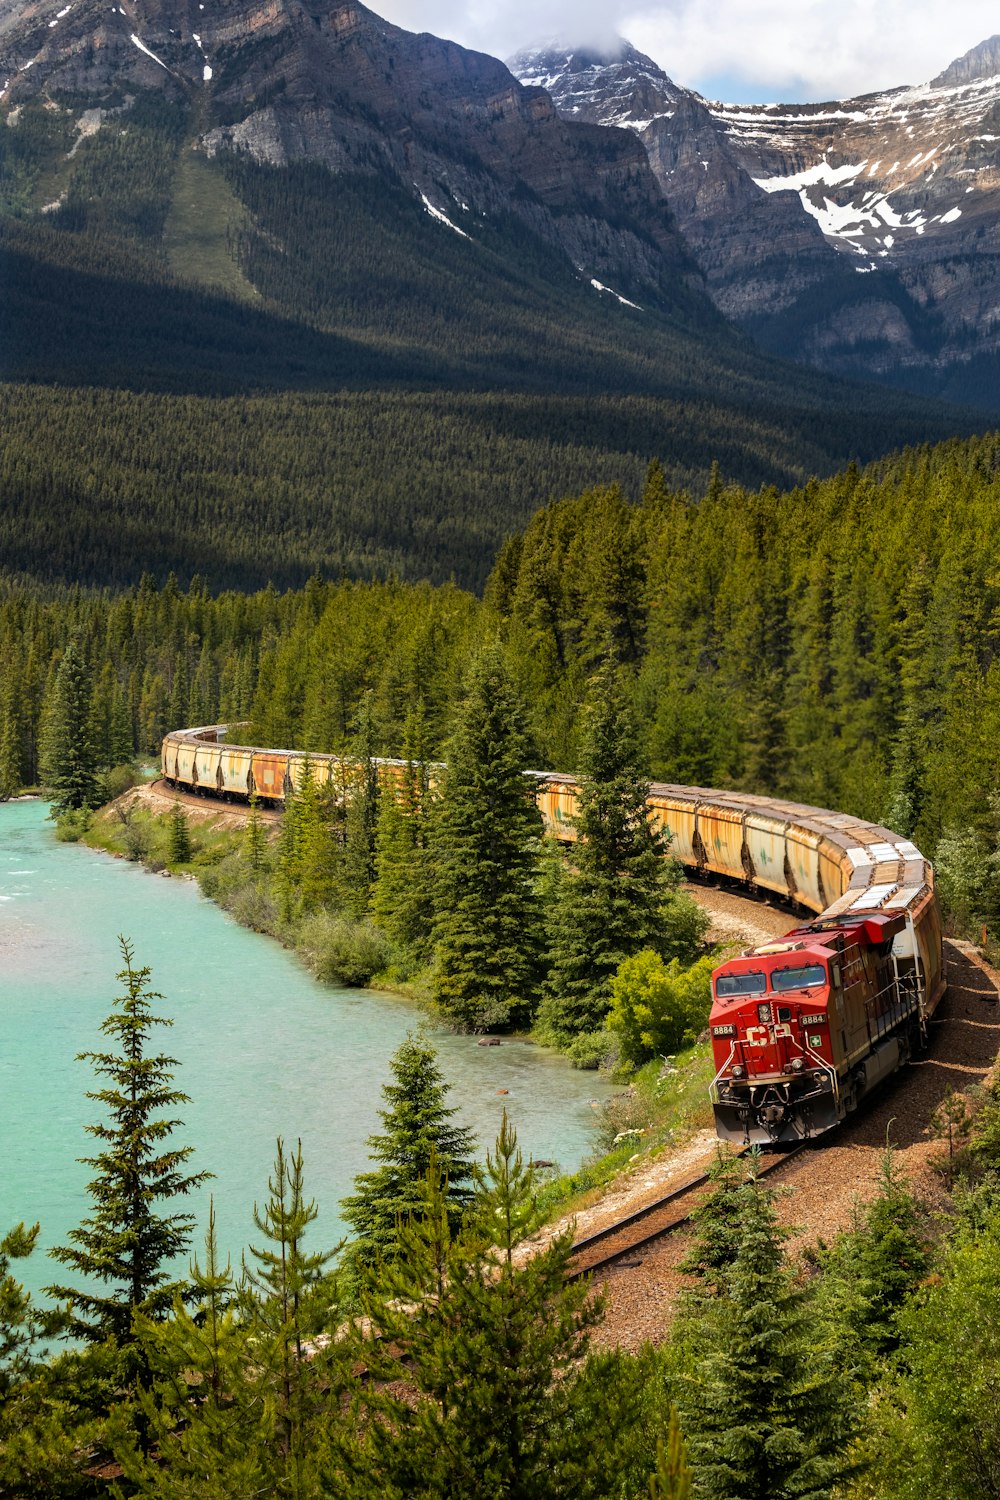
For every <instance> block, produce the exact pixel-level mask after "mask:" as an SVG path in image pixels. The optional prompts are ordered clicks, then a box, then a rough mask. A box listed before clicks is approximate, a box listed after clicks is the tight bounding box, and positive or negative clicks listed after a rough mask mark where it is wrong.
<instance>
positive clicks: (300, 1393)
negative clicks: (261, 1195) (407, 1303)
mask: <svg viewBox="0 0 1000 1500" xmlns="http://www.w3.org/2000/svg"><path fill="white" fill-rule="evenodd" d="M268 1194H269V1196H268V1200H267V1202H266V1203H265V1204H264V1207H263V1209H258V1208H257V1206H256V1205H255V1206H254V1215H253V1218H254V1224H255V1225H256V1227H257V1230H258V1231H259V1233H260V1234H261V1235H263V1237H264V1243H263V1244H262V1245H261V1246H259V1247H258V1246H252V1247H251V1249H250V1260H249V1261H248V1260H247V1258H246V1257H245V1256H244V1260H243V1273H244V1282H243V1287H242V1288H241V1295H240V1301H241V1306H242V1310H243V1316H244V1318H245V1320H246V1322H247V1325H248V1329H249V1336H250V1347H251V1349H252V1350H253V1358H254V1359H255V1360H256V1361H257V1362H258V1369H257V1371H256V1377H257V1379H258V1381H259V1382H260V1384H261V1386H262V1388H263V1389H262V1391H261V1395H262V1396H263V1398H264V1400H265V1403H266V1405H267V1406H268V1407H269V1408H270V1412H271V1414H272V1415H271V1420H272V1422H273V1426H274V1432H273V1438H272V1443H271V1446H272V1447H273V1448H274V1450H275V1453H274V1455H272V1462H274V1460H275V1459H276V1465H275V1467H276V1469H277V1474H276V1475H275V1478H276V1480H277V1482H276V1484H275V1491H276V1492H277V1493H279V1494H286V1495H289V1496H291V1497H292V1500H304V1497H305V1496H307V1495H309V1494H311V1493H313V1492H314V1489H313V1479H314V1474H315V1467H316V1464H317V1461H318V1457H319V1452H318V1443H317V1438H318V1434H319V1433H320V1432H321V1431H322V1430H323V1429H324V1427H325V1426H326V1424H327V1423H328V1422H329V1418H330V1407H331V1404H332V1403H333V1401H334V1400H335V1396H336V1393H335V1392H333V1391H331V1390H330V1389H329V1385H328V1382H327V1380H326V1379H324V1378H323V1377H324V1371H325V1369H326V1367H327V1364H328V1361H325V1360H324V1359H323V1358H322V1357H321V1356H320V1349H321V1348H322V1346H323V1345H326V1344H328V1341H329V1339H328V1336H329V1335H330V1332H331V1327H330V1325H331V1323H335V1322H336V1318H335V1316H334V1313H335V1308H334V1297H333V1295H332V1288H331V1287H330V1285H329V1283H328V1282H324V1271H325V1269H326V1266H327V1264H328V1262H329V1261H330V1258H331V1255H330V1253H329V1252H322V1251H313V1250H309V1249H307V1248H306V1246H305V1243H304V1241H305V1237H306V1234H307V1231H308V1229H309V1226H310V1225H311V1224H312V1223H313V1222H314V1220H315V1218H316V1213H317V1209H316V1204H315V1202H313V1201H312V1200H311V1199H307V1198H306V1195H305V1179H304V1173H303V1160H302V1142H301V1141H299V1143H298V1146H297V1149H296V1150H295V1152H294V1153H293V1154H292V1155H286V1153H285V1148H284V1143H283V1142H282V1141H281V1140H280V1139H279V1140H278V1143H277V1150H276V1153H275V1160H274V1171H273V1173H272V1175H271V1177H270V1180H269V1182H268ZM318 1335H324V1337H323V1339H322V1340H321V1341H320V1349H318V1348H317V1347H316V1346H314V1345H313V1344H312V1342H311V1341H312V1340H313V1339H315V1338H316V1337H317V1336H318ZM307 1345H308V1347H307Z"/></svg>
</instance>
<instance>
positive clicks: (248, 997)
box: [0, 802, 609, 1289]
mask: <svg viewBox="0 0 1000 1500" xmlns="http://www.w3.org/2000/svg"><path fill="white" fill-rule="evenodd" d="M47 811H48V809H47V807H46V806H45V805H44V804H43V803H40V802H17V803H9V804H6V805H3V806H0V1025H2V1033H0V1034H2V1041H0V1129H2V1154H0V1234H2V1233H4V1232H6V1230H7V1229H8V1228H9V1227H10V1226H11V1225H13V1224H14V1223H16V1222H18V1221H19V1220H21V1219H23V1220H25V1221H26V1222H27V1223H29V1224H30V1223H33V1222H34V1221H35V1220H36V1219H37V1220H40V1221H41V1225H42V1232H41V1241H40V1246H41V1250H40V1251H39V1252H36V1254H35V1255H34V1256H33V1257H32V1258H31V1260H30V1261H28V1262H22V1263H21V1265H20V1266H19V1267H18V1268H17V1274H18V1276H19V1277H20V1278H21V1279H23V1280H24V1282H25V1284H26V1285H28V1286H30V1287H31V1288H33V1289H34V1288H37V1287H38V1286H41V1285H44V1284H46V1283H47V1282H49V1281H51V1280H52V1279H53V1278H54V1277H55V1278H56V1279H58V1278H59V1277H61V1276H62V1275H63V1273H64V1272H65V1269H66V1268H65V1267H62V1266H57V1265H56V1263H55V1262H53V1261H51V1260H49V1258H48V1257H47V1256H46V1255H45V1254H44V1253H42V1251H43V1250H44V1248H47V1247H49V1246H52V1245H58V1244H65V1243H66V1238H65V1237H66V1233H67V1231H68V1230H69V1229H71V1228H73V1227H74V1226H75V1225H77V1224H79V1223H80V1221H81V1219H82V1218H83V1217H84V1216H85V1215H86V1214H87V1213H88V1212H89V1210H90V1200H89V1198H88V1195H87V1192H86V1184H87V1182H88V1180H89V1178H90V1176H91V1175H92V1174H91V1173H90V1171H89V1169H88V1168H87V1167H85V1166H83V1165H82V1164H81V1163H80V1162H79V1161H78V1159H77V1158H79V1157H81V1156H85V1155H89V1154H91V1152H92V1151H93V1150H94V1149H95V1148H96V1147H97V1145H98V1143H97V1142H96V1141H94V1140H93V1139H92V1137H90V1136H89V1135H88V1134H87V1133H86V1130H85V1127H86V1125H87V1124H88V1123H94V1122H96V1121H98V1120H99V1119H100V1117H101V1115H100V1106H99V1105H98V1104H95V1103H94V1102H93V1101H92V1100H88V1099H87V1098H86V1097H85V1095H86V1091H87V1090H88V1089H93V1088H94V1087H95V1086H96V1085H95V1080H94V1075H93V1072H92V1070H91V1067H90V1065H89V1064H88V1063H86V1062H80V1061H77V1060H76V1054H77V1053H78V1052H84V1051H101V1050H105V1049H108V1050H110V1048H109V1047H108V1043H107V1041H106V1039H105V1038H104V1037H103V1036H102V1034H101V1032H100V1029H99V1028H100V1023H101V1021H102V1020H103V1019H104V1018H105V1016H107V1015H108V1014H109V1012H110V1011H111V1009H112V1003H113V1000H114V997H115V996H116V995H117V994H119V993H120V989H121V987H120V986H119V984H118V983H117V981H116V980H115V974H116V973H117V971H118V970H119V969H120V968H121V967H122V964H121V956H120V953H119V950H118V946H117V940H116V939H117V934H119V933H123V934H124V935H125V936H126V937H128V938H129V939H130V940H131V941H132V943H133V944H134V946H135V953H136V957H135V962H136V964H141V965H145V964H148V965H149V966H150V967H151V968H152V971H153V972H152V978H151V981H150V982H151V984H152V986H153V988H154V989H156V990H159V991H160V992H161V993H162V994H163V995H164V997H165V999H164V1000H163V1001H162V1002H160V1003H159V1004H158V1005H157V1013H158V1014H161V1015H166V1016H170V1017H172V1018H173V1021H174V1025H173V1027H172V1028H171V1029H170V1030H169V1031H168V1030H166V1029H158V1032H157V1033H154V1038H153V1040H154V1043H155V1045H156V1047H157V1050H160V1051H164V1052H167V1053H169V1054H170V1055H171V1056H172V1057H175V1058H176V1059H177V1060H178V1066H177V1068H176V1070H175V1078H176V1083H177V1086H178V1087H179V1088H181V1089H183V1090H184V1092H185V1093H187V1094H189V1095H190V1096H191V1102H190V1103H189V1104H186V1105H183V1106H181V1107H180V1110H179V1111H178V1113H179V1114H180V1116H181V1117H182V1118H183V1120H184V1122H185V1123H184V1127H183V1129H179V1130H178V1131H176V1132H175V1135H174V1137H173V1139H174V1140H175V1141H177V1142H179V1143H180V1144H185V1145H186V1144H191V1145H194V1146H195V1147H196V1150H195V1153H194V1156H193V1157H192V1158H191V1163H190V1165H191V1168H192V1170H195V1169H197V1170H207V1171H211V1172H213V1173H214V1174H215V1179H214V1181H212V1182H211V1183H209V1184H206V1186H205V1187H204V1188H203V1189H201V1190H199V1192H198V1193H197V1194H195V1195H193V1196H192V1198H191V1199H190V1200H189V1202H190V1208H191V1211H192V1212H193V1213H194V1214H195V1215H196V1217H197V1220H198V1226H199V1227H198V1230H197V1231H196V1235H195V1240H194V1245H193V1248H198V1247H199V1246H200V1243H201V1237H202V1235H203V1232H204V1224H205V1222H206V1220H207V1216H208V1201H209V1195H210V1194H211V1195H212V1196H213V1197H214V1199H215V1206H216V1216H217V1220H218V1232H219V1241H220V1244H221V1246H222V1247H223V1249H224V1251H225V1252H226V1253H229V1254H231V1255H232V1257H233V1262H234V1266H235V1265H238V1263H239V1258H240V1254H241V1252H242V1250H243V1248H244V1247H245V1246H246V1245H247V1244H248V1243H251V1242H253V1241H254V1237H255V1235H254V1230H253V1226H252V1219H251V1212H252V1208H253V1204H254V1202H255V1200H256V1201H262V1200H263V1199H264V1198H265V1197H266V1195H267V1179H268V1173H269V1170H270V1166H271V1162H272V1160H273V1157H274V1145H275V1139H276V1137H277V1136H278V1135H282V1136H284V1137H285V1138H286V1140H288V1141H291V1142H294V1140H295V1139H296V1138H301V1140H302V1145H303V1151H304V1156H305V1170H306V1184H307V1190H308V1193H309V1195H310V1196H312V1197H314V1198H315V1199H316V1201H317V1203H318V1205H319V1209H320V1216H319V1218H318V1220H317V1223H316V1225H315V1226H314V1229H313V1230H312V1231H311V1234H310V1241H311V1244H312V1246H313V1248H321V1247H326V1246H332V1245H333V1244H334V1243H336V1241H337V1239H338V1238H339V1237H340V1235H341V1233H342V1231H343V1225H342V1222H341V1220H340V1218H339V1214H338V1205H339V1200H340V1199H341V1198H342V1197H343V1196H344V1195H345V1194H346V1193H348V1192H349V1191H350V1190H351V1186H352V1183H353V1179H354V1177H355V1174H356V1173H358V1172H360V1171H364V1170H365V1168H366V1167H367V1165H368V1158H367V1151H366V1141H367V1138H368V1136H369V1135H371V1134H372V1132H373V1131H376V1130H378V1129H379V1128H380V1121H379V1119H378V1115H377V1111H378V1109H379V1107H380V1105H381V1104H382V1102H383V1101H382V1097H381V1085H382V1084H383V1082H384V1081H385V1080H386V1079H387V1078H388V1076H389V1069H388V1063H389V1058H390V1057H391V1055H392V1053H393V1051H394V1050H395V1048H396V1047H397V1046H398V1045H399V1043H400V1041H402V1039H403V1038H404V1037H405V1036H406V1034H407V1033H408V1032H410V1031H414V1030H416V1029H417V1028H419V1027H420V1026H421V1025H423V1026H424V1029H425V1032H426V1033H427V1035H428V1036H429V1039H430V1040H431V1042H432V1043H433V1045H434V1046H435V1047H436V1048H437V1049H438V1053H439V1063H440V1066H441V1068H442V1071H443V1073H444V1075H445V1078H446V1080H447V1082H448V1084H449V1086H450V1090H451V1094H450V1102H451V1103H452V1104H454V1105H455V1106H456V1107H457V1109H458V1111H459V1114H458V1118H459V1119H460V1120H461V1122H462V1123H463V1124H467V1125H469V1126H471V1127H472V1128H473V1129H474V1131H475V1132H476V1136H477V1139H478V1140H479V1142H480V1146H481V1151H480V1155H482V1154H483V1152H484V1151H485V1149H486V1147H487V1146H491V1145H492V1142H493V1140H494V1138H495V1136H496V1132H497V1129H498V1127H499V1124H500V1118H501V1113H502V1110H503V1108H504V1106H506V1108H507V1110H508V1112H509V1114H510V1116H511V1118H512V1120H513V1122H514V1125H515V1127H516V1129H517V1132H518V1138H519V1141H520V1144H521V1147H522V1149H523V1151H524V1154H525V1157H528V1156H529V1155H533V1156H535V1157H546V1158H552V1159H554V1160H556V1161H557V1162H559V1163H560V1165H561V1166H562V1167H563V1169H564V1170H573V1169H574V1168H575V1167H576V1166H578V1165H579V1163H580V1162H581V1161H582V1160H583V1158H584V1157H585V1156H586V1155H587V1154H588V1152H589V1151H590V1149H591V1148H592V1145H593V1137H594V1130H595V1123H596V1117H597V1107H598V1105H599V1103H600V1102H601V1101H602V1100H603V1099H605V1098H606V1097H607V1095H608V1092H609V1089H608V1086H607V1084H606V1083H604V1082H603V1081H602V1080H600V1079H598V1078H597V1077H596V1076H595V1075H594V1074H592V1073H579V1072H576V1071H574V1070H573V1069H571V1068H570V1067H569V1066H568V1065H567V1064H566V1063H565V1062H564V1061H563V1060H562V1059H560V1058H556V1057H553V1056H551V1055H550V1054H547V1053H546V1052H544V1051H543V1050H541V1049H540V1048H537V1047H533V1046H531V1045H530V1044H528V1043H523V1042H513V1041H506V1040H505V1041H504V1043H503V1045H502V1046H501V1047H490V1048H487V1047H480V1046H478V1045H477V1043H476V1041H475V1039H473V1038H470V1037H461V1036H454V1035H451V1034H450V1033H448V1032H447V1031H444V1030H442V1029H441V1028H440V1027H435V1026H433V1025H428V1024H427V1022H426V1020H425V1019H424V1017H423V1015H422V1012H420V1011H419V1010H418V1009H417V1008H416V1007H415V1006H413V1005H411V1004H410V1003H409V1002H407V1001H404V1000H401V999H399V998H397V997H394V996H391V995H380V994H374V993H372V992H370V991H363V990H335V989H331V988H329V987H326V986H323V985H320V984H317V983H316V982H314V981H313V980H312V979H311V978H310V976H309V975H308V974H307V973H306V972H305V971H304V970H303V969H302V968H301V967H300V966H299V965H298V963H297V962H296V961H295V960H294V959H293V958H292V957H291V955H290V954H288V953H286V952H285V951H284V950H283V949H282V948H280V947H279V946H278V944H277V943H275V942H273V941H272V940H271V939H269V938H265V937H261V936H260V935H258V934H256V933H251V932H247V931H246V930H244V929H243V928H241V927H238V926H237V925H236V924H235V923H234V922H233V921H232V920H231V919H230V918H229V917H227V916H226V915H225V914H224V913H223V912H221V911H220V910H219V909H218V908H217V907H215V906H213V905H212V904H211V902H209V901H206V900H205V899H204V898H203V897H202V896H201V895H200V893H199V892H198V890H197V888H196V887H195V885H194V884H193V883H192V882H190V881H181V880H165V879H163V878H161V877H158V876H155V875H150V874H147V873H146V872H144V871H143V870H141V869H139V868H138V867H136V866H134V865H130V864H126V863H124V862H123V861H121V860H115V859H111V858H109V857H108V856H107V855H104V854H99V853H96V852H94V851H92V850H90V849H87V848H85V847H83V846H81V845H78V844H60V843H58V842H57V840H56V839H55V837H54V834H53V832H52V825H51V823H49V822H48V821H47ZM500 1090H506V1094H503V1095H502V1094H501V1093H500ZM179 1206H180V1207H184V1206H185V1200H179Z"/></svg>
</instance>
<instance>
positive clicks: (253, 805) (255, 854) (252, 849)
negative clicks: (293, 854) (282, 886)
mask: <svg viewBox="0 0 1000 1500" xmlns="http://www.w3.org/2000/svg"><path fill="white" fill-rule="evenodd" d="M243 857H244V859H245V860H246V862H247V864H248V865H249V866H250V869H251V870H252V871H253V873H254V874H255V875H260V874H261V873H262V871H263V870H264V869H266V867H267V864H268V839H267V828H266V827H265V824H264V819H263V818H262V817H261V815H260V802H259V800H258V798H257V794H256V793H253V794H252V795H251V797H250V813H249V816H248V818H247V821H246V828H245V830H244V834H243Z"/></svg>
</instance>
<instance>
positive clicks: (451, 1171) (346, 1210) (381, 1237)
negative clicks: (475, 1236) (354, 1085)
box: [341, 1036, 475, 1263]
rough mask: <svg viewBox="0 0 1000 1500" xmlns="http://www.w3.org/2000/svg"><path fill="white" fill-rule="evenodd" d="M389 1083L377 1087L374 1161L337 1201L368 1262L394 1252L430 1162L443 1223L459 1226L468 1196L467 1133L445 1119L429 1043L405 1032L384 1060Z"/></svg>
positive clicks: (450, 1113) (358, 1252)
mask: <svg viewBox="0 0 1000 1500" xmlns="http://www.w3.org/2000/svg"><path fill="white" fill-rule="evenodd" d="M389 1066H390V1068H391V1070H392V1077H393V1081H392V1082H391V1083H386V1084H385V1085H384V1086H383V1089H382V1095H383V1098H384V1099H385V1101H386V1104H387V1105H388V1108H387V1109H383V1110H379V1115H380V1116H381V1119H382V1123H383V1125H384V1126H385V1133H384V1134H382V1135H373V1136H371V1137H370V1138H369V1141H368V1145H369V1149H370V1152H371V1155H372V1157H373V1158H374V1160H375V1161H377V1162H378V1163H379V1166H377V1167H376V1168H375V1170H374V1171H372V1172H362V1173H360V1174H359V1176H358V1177H356V1178H355V1181H354V1187H355V1191H354V1192H353V1193H352V1194H351V1196H350V1197H348V1198H345V1199H344V1200H343V1203H342V1205H341V1207H342V1210H343V1216H344V1218H345V1220H346V1221H347V1223H348V1224H350V1225H351V1227H352V1228H353V1229H354V1232H355V1234H356V1235H357V1237H358V1238H357V1244H356V1246H355V1249H354V1255H355V1258H356V1259H357V1260H358V1261H360V1262H367V1263H371V1262H373V1261H375V1260H376V1259H378V1258H383V1259H391V1258H392V1257H393V1256H395V1255H396V1253H397V1251H398V1228H399V1223H400V1221H401V1220H405V1219H406V1217H407V1216H408V1215H411V1214H415V1213H419V1212H420V1209H421V1205H422V1203H423V1196H424V1191H425V1187H426V1180H427V1173H428V1171H429V1170H430V1166H431V1162H432V1160H433V1161H434V1162H435V1163H436V1166H437V1171H438V1174H439V1177H440V1186H441V1191H442V1193H443V1194H444V1198H445V1204H446V1207H447V1212H448V1217H449V1221H450V1223H451V1224H452V1226H453V1227H457V1225H458V1224H459V1222H460V1221H461V1218H462V1215H463V1213H464V1212H465V1210H466V1208H467V1206H468V1203H469V1199H470V1196H471V1189H470V1186H469V1184H470V1181H471V1178H472V1171H473V1167H472V1153H473V1151H474V1149H475V1142H474V1140H473V1136H472V1132H471V1131H469V1130H467V1129H465V1128H464V1127H463V1126H461V1125H453V1124H452V1123H451V1121H452V1119H453V1118H454V1116H455V1113H456V1111H455V1110H454V1109H450V1108H449V1107H448V1105H447V1103H446V1100H447V1096H448V1090H447V1085H446V1084H445V1082H444V1079H443V1076H442V1074H441V1070H440V1068H439V1067H438V1066H437V1056H436V1054H435V1052H434V1049H433V1048H432V1047H429V1046H428V1045H427V1044H426V1043H425V1042H422V1041H421V1040H419V1039H418V1038H416V1037H412V1036H410V1037H407V1038H406V1040H405V1041H404V1042H403V1043H401V1045H400V1046H399V1047H398V1048H397V1049H396V1051H395V1053H394V1054H393V1057H392V1060H391V1062H390V1065H389Z"/></svg>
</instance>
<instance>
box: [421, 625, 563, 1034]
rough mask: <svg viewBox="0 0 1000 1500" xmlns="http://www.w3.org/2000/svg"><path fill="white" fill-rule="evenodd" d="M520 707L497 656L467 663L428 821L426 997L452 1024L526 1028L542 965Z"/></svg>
mask: <svg viewBox="0 0 1000 1500" xmlns="http://www.w3.org/2000/svg"><path fill="white" fill-rule="evenodd" d="M528 748H529V741H528V732H527V724H526V719H525V712H524V708H523V705H522V703H521V701H520V699H519V697H518V694H517V692H516V690H515V688H514V685H513V683H512V682H511V679H510V676H509V675H508V672H507V670H506V668H505V666H504V664H503V661H502V658H501V656H500V653H499V651H498V650H497V649H496V648H488V649H486V650H485V651H483V652H482V654H481V655H480V656H479V657H478V659H477V660H476V661H475V663H474V664H473V667H472V670H471V673H470V676H469V682H468V689H467V692H466V695H465V698H464V701H463V703H462V705H461V707H460V709H459V712H458V719H457V723H456V725H455V728H454V731H453V733H452V735H451V738H450V740H449V742H448V746H447V749H446V756H447V771H446V773H445V776H444V783H443V787H442V794H441V804H440V808H439V810H438V814H437V817H436V819H435V835H434V847H433V858H434V865H435V876H436V888H435V900H436V907H437V913H436V920H435V925H434V940H435V975H434V995H435V999H436V1000H437V1002H438V1004H439V1005H440V1006H441V1007H442V1009H443V1010H445V1011H446V1012H447V1014H448V1015H449V1016H451V1017H452V1018H453V1019H454V1020H455V1021H457V1022H458V1023H459V1024H460V1025H462V1026H464V1027H467V1028H469V1029H484V1030H485V1029H488V1028H491V1027H502V1026H511V1025H515V1024H520V1023H523V1022H526V1021H528V1020H530V1019H531V1016H532V1015H533V1013H534V1010H535V1006H536V994H537V986H538V980H539V974H540V964H541V945H542V934H541V909H540V901H539V897H538V893H537V889H536V877H537V868H538V849H539V840H540V835H541V826H542V825H541V818H540V816H539V813H538V810H537V807H536V806H535V802H534V796H533V792H532V788H531V785H530V783H529V781H528V780H527V778H526V777H525V775H524V772H525V770H526V769H527V767H528Z"/></svg>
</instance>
